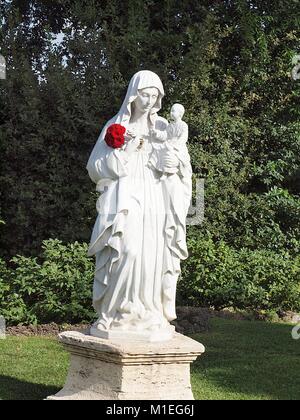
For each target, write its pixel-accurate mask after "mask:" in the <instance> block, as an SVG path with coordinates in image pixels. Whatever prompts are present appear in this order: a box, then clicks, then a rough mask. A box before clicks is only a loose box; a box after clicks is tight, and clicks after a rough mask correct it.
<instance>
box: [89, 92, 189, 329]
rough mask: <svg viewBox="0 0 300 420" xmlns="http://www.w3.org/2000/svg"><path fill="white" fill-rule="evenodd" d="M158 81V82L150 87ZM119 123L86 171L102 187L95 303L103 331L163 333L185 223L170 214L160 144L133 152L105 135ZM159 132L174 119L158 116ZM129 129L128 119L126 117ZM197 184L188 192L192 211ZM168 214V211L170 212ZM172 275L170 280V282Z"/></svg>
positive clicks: (94, 250)
mask: <svg viewBox="0 0 300 420" xmlns="http://www.w3.org/2000/svg"><path fill="white" fill-rule="evenodd" d="M150 86H152V85H150ZM116 122H117V123H120V120H119V119H118V116H116V117H115V118H113V119H112V120H110V121H109V122H108V123H107V124H106V126H105V127H104V129H103V130H102V133H101V135H100V138H99V141H98V143H97V147H95V149H94V151H93V153H92V155H91V157H90V160H89V163H88V166H87V169H88V171H89V175H90V177H91V179H92V180H93V181H94V182H95V183H96V184H97V189H98V191H102V193H101V195H100V197H99V199H98V202H97V210H98V217H97V220H96V223H95V226H94V229H93V233H92V238H91V242H90V248H89V255H95V256H96V269H95V280H94V291H93V292H94V293H93V303H94V308H95V309H96V311H97V313H98V315H99V320H98V321H97V328H98V329H100V330H108V329H122V330H136V331H138V330H143V331H144V330H157V329H160V328H165V327H167V326H168V325H169V321H170V320H172V319H174V314H173V313H171V312H170V311H169V309H168V308H169V305H167V304H165V302H167V300H168V299H169V298H170V293H169V289H170V287H172V285H170V279H171V280H172V279H173V281H174V284H175V285H176V281H177V278H178V275H179V273H180V260H181V259H185V258H187V249H186V240H185V220H183V219H184V217H183V215H182V213H181V215H180V220H179V219H178V217H177V216H176V214H175V215H174V214H172V213H171V214H170V212H169V211H168V210H169V209H167V208H166V206H168V205H169V200H168V199H166V198H167V197H166V192H165V186H164V184H163V182H162V181H161V180H160V177H159V173H158V172H157V171H156V170H155V168H153V166H152V165H151V163H150V157H151V153H152V150H153V146H155V147H159V145H154V143H152V142H151V141H146V143H145V144H144V147H143V148H142V149H140V150H137V151H135V152H133V153H132V154H131V155H130V156H128V155H127V154H126V153H125V152H124V151H123V150H121V149H112V148H111V147H109V146H107V144H106V143H105V141H104V140H103V139H104V137H105V133H106V129H107V128H108V127H109V126H110V125H111V124H113V123H116ZM152 122H153V123H154V126H155V128H156V129H159V130H164V129H165V128H166V126H167V121H166V120H164V119H163V118H161V117H158V116H157V115H155V116H154V118H153V121H152ZM122 123H123V124H124V125H125V126H128V121H127V122H126V121H125V120H123V121H122ZM190 182H191V180H190V181H188V180H186V179H185V180H184V181H183V183H182V186H183V188H185V187H184V185H186V183H187V184H189V185H188V188H187V189H186V191H187V194H186V196H184V197H182V201H185V207H186V208H188V206H189V201H190V196H189V188H190ZM168 213H169V215H168ZM166 278H168V282H165V279H166Z"/></svg>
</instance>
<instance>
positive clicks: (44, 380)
mask: <svg viewBox="0 0 300 420" xmlns="http://www.w3.org/2000/svg"><path fill="white" fill-rule="evenodd" d="M291 329H292V327H291V326H290V325H283V324H269V323H264V322H249V321H228V320H221V319H214V320H213V321H212V329H211V331H210V332H209V333H205V334H195V335H193V336H192V338H194V339H196V340H199V341H201V342H202V343H203V344H204V345H205V346H206V353H205V355H204V356H202V357H201V358H199V359H198V360H197V361H196V362H195V363H194V364H193V365H192V386H193V392H194V396H195V399H205V400H209V399H235V400H239V399H244V400H246V399H251V400H252V399H259V400H265V399H273V400H274V399H285V400H291V399H294V400H299V399H300V374H299V373H300V357H299V356H300V341H294V340H292V338H291ZM67 370H68V356H67V354H66V353H65V352H64V350H63V349H62V348H61V347H60V345H59V344H58V343H57V342H56V341H55V340H53V339H49V338H40V337H38V338H37V337H33V338H19V337H8V338H7V339H6V340H0V399H3V400H16V399H17V400H27V399H33V400H38V399H43V398H45V397H46V396H48V395H51V394H53V393H55V392H57V391H58V390H59V389H61V388H62V386H63V384H64V381H65V377H66V374H67Z"/></svg>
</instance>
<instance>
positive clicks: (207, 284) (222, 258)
mask: <svg viewBox="0 0 300 420" xmlns="http://www.w3.org/2000/svg"><path fill="white" fill-rule="evenodd" d="M189 249H190V258H189V259H188V260H187V261H186V262H185V263H184V264H183V275H182V278H181V280H180V282H179V287H178V303H179V304H181V305H182V304H183V305H196V306H198V305H201V306H212V307H215V308H216V309H222V308H225V307H234V308H238V309H245V310H249V311H256V312H259V313H278V314H279V313H281V312H284V311H288V310H298V311H300V285H299V276H300V258H299V257H297V258H292V257H291V255H290V254H288V253H287V252H286V253H282V254H278V253H275V252H274V251H267V250H262V251H259V250H253V251H252V250H249V249H247V248H243V249H241V250H239V251H237V250H233V249H232V248H230V247H229V246H228V245H226V244H225V243H224V242H220V243H218V244H215V243H214V241H213V240H212V239H211V238H203V239H201V238H200V239H199V237H197V238H191V239H189ZM93 271H94V262H93V259H91V258H88V257H87V244H79V243H78V242H75V243H73V244H67V245H64V244H63V243H62V242H61V241H58V240H48V241H44V242H43V252H42V255H41V256H40V258H38V259H37V258H36V257H24V256H20V255H18V256H16V257H14V258H13V265H12V266H11V267H7V265H6V264H5V262H4V261H2V260H1V259H0V308H1V315H2V316H4V317H5V318H6V320H7V322H8V324H10V325H12V324H18V323H22V324H30V323H47V322H53V321H54V322H58V323H62V322H70V323H71V322H80V321H88V322H90V321H92V319H93V318H94V317H95V313H94V312H93V309H92V308H91V298H92V296H91V293H92V280H93Z"/></svg>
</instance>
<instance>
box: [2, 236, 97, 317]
mask: <svg viewBox="0 0 300 420" xmlns="http://www.w3.org/2000/svg"><path fill="white" fill-rule="evenodd" d="M93 272H94V267H93V261H92V260H91V259H88V258H87V245H86V244H79V243H78V242H75V243H74V244H69V245H63V244H62V243H61V242H60V241H58V240H49V241H44V243H43V253H42V255H41V258H40V261H37V259H36V258H34V257H31V258H29V257H24V256H20V255H18V256H16V257H14V258H13V267H10V268H8V267H7V266H6V265H5V263H4V262H3V261H1V260H0V308H1V315H2V316H4V317H5V318H6V320H7V322H8V323H9V324H18V323H24V324H30V323H37V322H40V323H47V322H58V323H61V322H79V321H91V320H92V319H93V317H94V316H95V314H94V312H93V309H92V308H91V299H92V279H93Z"/></svg>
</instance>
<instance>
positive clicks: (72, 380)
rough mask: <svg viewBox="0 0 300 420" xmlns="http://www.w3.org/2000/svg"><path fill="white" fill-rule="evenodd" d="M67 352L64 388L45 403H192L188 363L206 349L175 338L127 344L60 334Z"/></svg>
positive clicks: (177, 336)
mask: <svg viewBox="0 0 300 420" xmlns="http://www.w3.org/2000/svg"><path fill="white" fill-rule="evenodd" d="M59 341H60V342H61V343H62V344H63V345H64V347H65V349H66V350H67V351H68V352H69V353H70V356H71V364H70V368H69V373H68V377H67V381H66V384H65V386H64V388H63V389H62V390H61V391H60V392H59V393H58V394H56V395H54V396H51V397H48V398H47V399H48V400H192V399H194V398H193V394H192V390H191V383H190V364H191V363H192V362H193V361H194V360H195V359H196V358H197V357H198V356H200V355H201V354H202V353H204V351H205V349H204V346H203V345H202V344H200V343H198V342H197V341H195V340H192V339H191V338H189V337H186V336H184V335H182V334H178V333H175V334H174V337H173V338H172V339H171V340H168V341H164V342H156V343H151V342H150V343H144V342H140V341H137V342H133V341H130V342H126V341H125V340H122V341H121V340H107V339H102V338H97V337H92V336H90V335H87V334H83V333H79V332H73V331H70V332H64V333H62V334H60V335H59Z"/></svg>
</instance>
